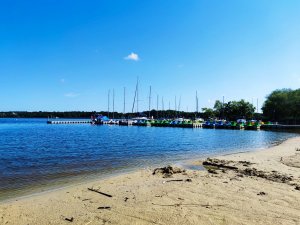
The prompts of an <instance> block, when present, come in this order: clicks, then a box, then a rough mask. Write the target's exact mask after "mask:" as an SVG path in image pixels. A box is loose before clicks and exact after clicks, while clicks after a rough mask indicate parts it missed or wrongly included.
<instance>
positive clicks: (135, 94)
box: [132, 80, 139, 113]
mask: <svg viewBox="0 0 300 225" xmlns="http://www.w3.org/2000/svg"><path fill="white" fill-rule="evenodd" d="M138 81H139V80H137V82H136V87H135V93H134V99H133V105H132V113H133V111H134V106H135V99H136V97H137V94H138V93H137V90H138Z"/></svg>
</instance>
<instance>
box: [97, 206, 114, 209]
mask: <svg viewBox="0 0 300 225" xmlns="http://www.w3.org/2000/svg"><path fill="white" fill-rule="evenodd" d="M98 209H111V207H110V206H100V207H98Z"/></svg>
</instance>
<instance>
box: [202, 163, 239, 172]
mask: <svg viewBox="0 0 300 225" xmlns="http://www.w3.org/2000/svg"><path fill="white" fill-rule="evenodd" d="M202 164H203V166H212V167H217V168H224V169H229V170H237V169H238V168H237V167H235V166H228V165H224V164H219V163H213V162H208V161H204V162H203V163H202Z"/></svg>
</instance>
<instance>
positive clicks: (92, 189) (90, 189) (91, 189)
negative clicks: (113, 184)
mask: <svg viewBox="0 0 300 225" xmlns="http://www.w3.org/2000/svg"><path fill="white" fill-rule="evenodd" d="M88 190H89V191H93V192H96V193H98V194H101V195H104V196H106V197H109V198H111V197H112V195H110V194H106V193H104V192H101V191H98V190H96V189H94V188H88Z"/></svg>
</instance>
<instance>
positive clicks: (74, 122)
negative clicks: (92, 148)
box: [47, 120, 92, 124]
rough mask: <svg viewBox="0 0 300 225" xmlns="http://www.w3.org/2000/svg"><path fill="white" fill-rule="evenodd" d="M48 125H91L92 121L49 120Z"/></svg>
mask: <svg viewBox="0 0 300 225" xmlns="http://www.w3.org/2000/svg"><path fill="white" fill-rule="evenodd" d="M47 123H48V124H80V123H89V124H91V123H92V121H91V120H47Z"/></svg>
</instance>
